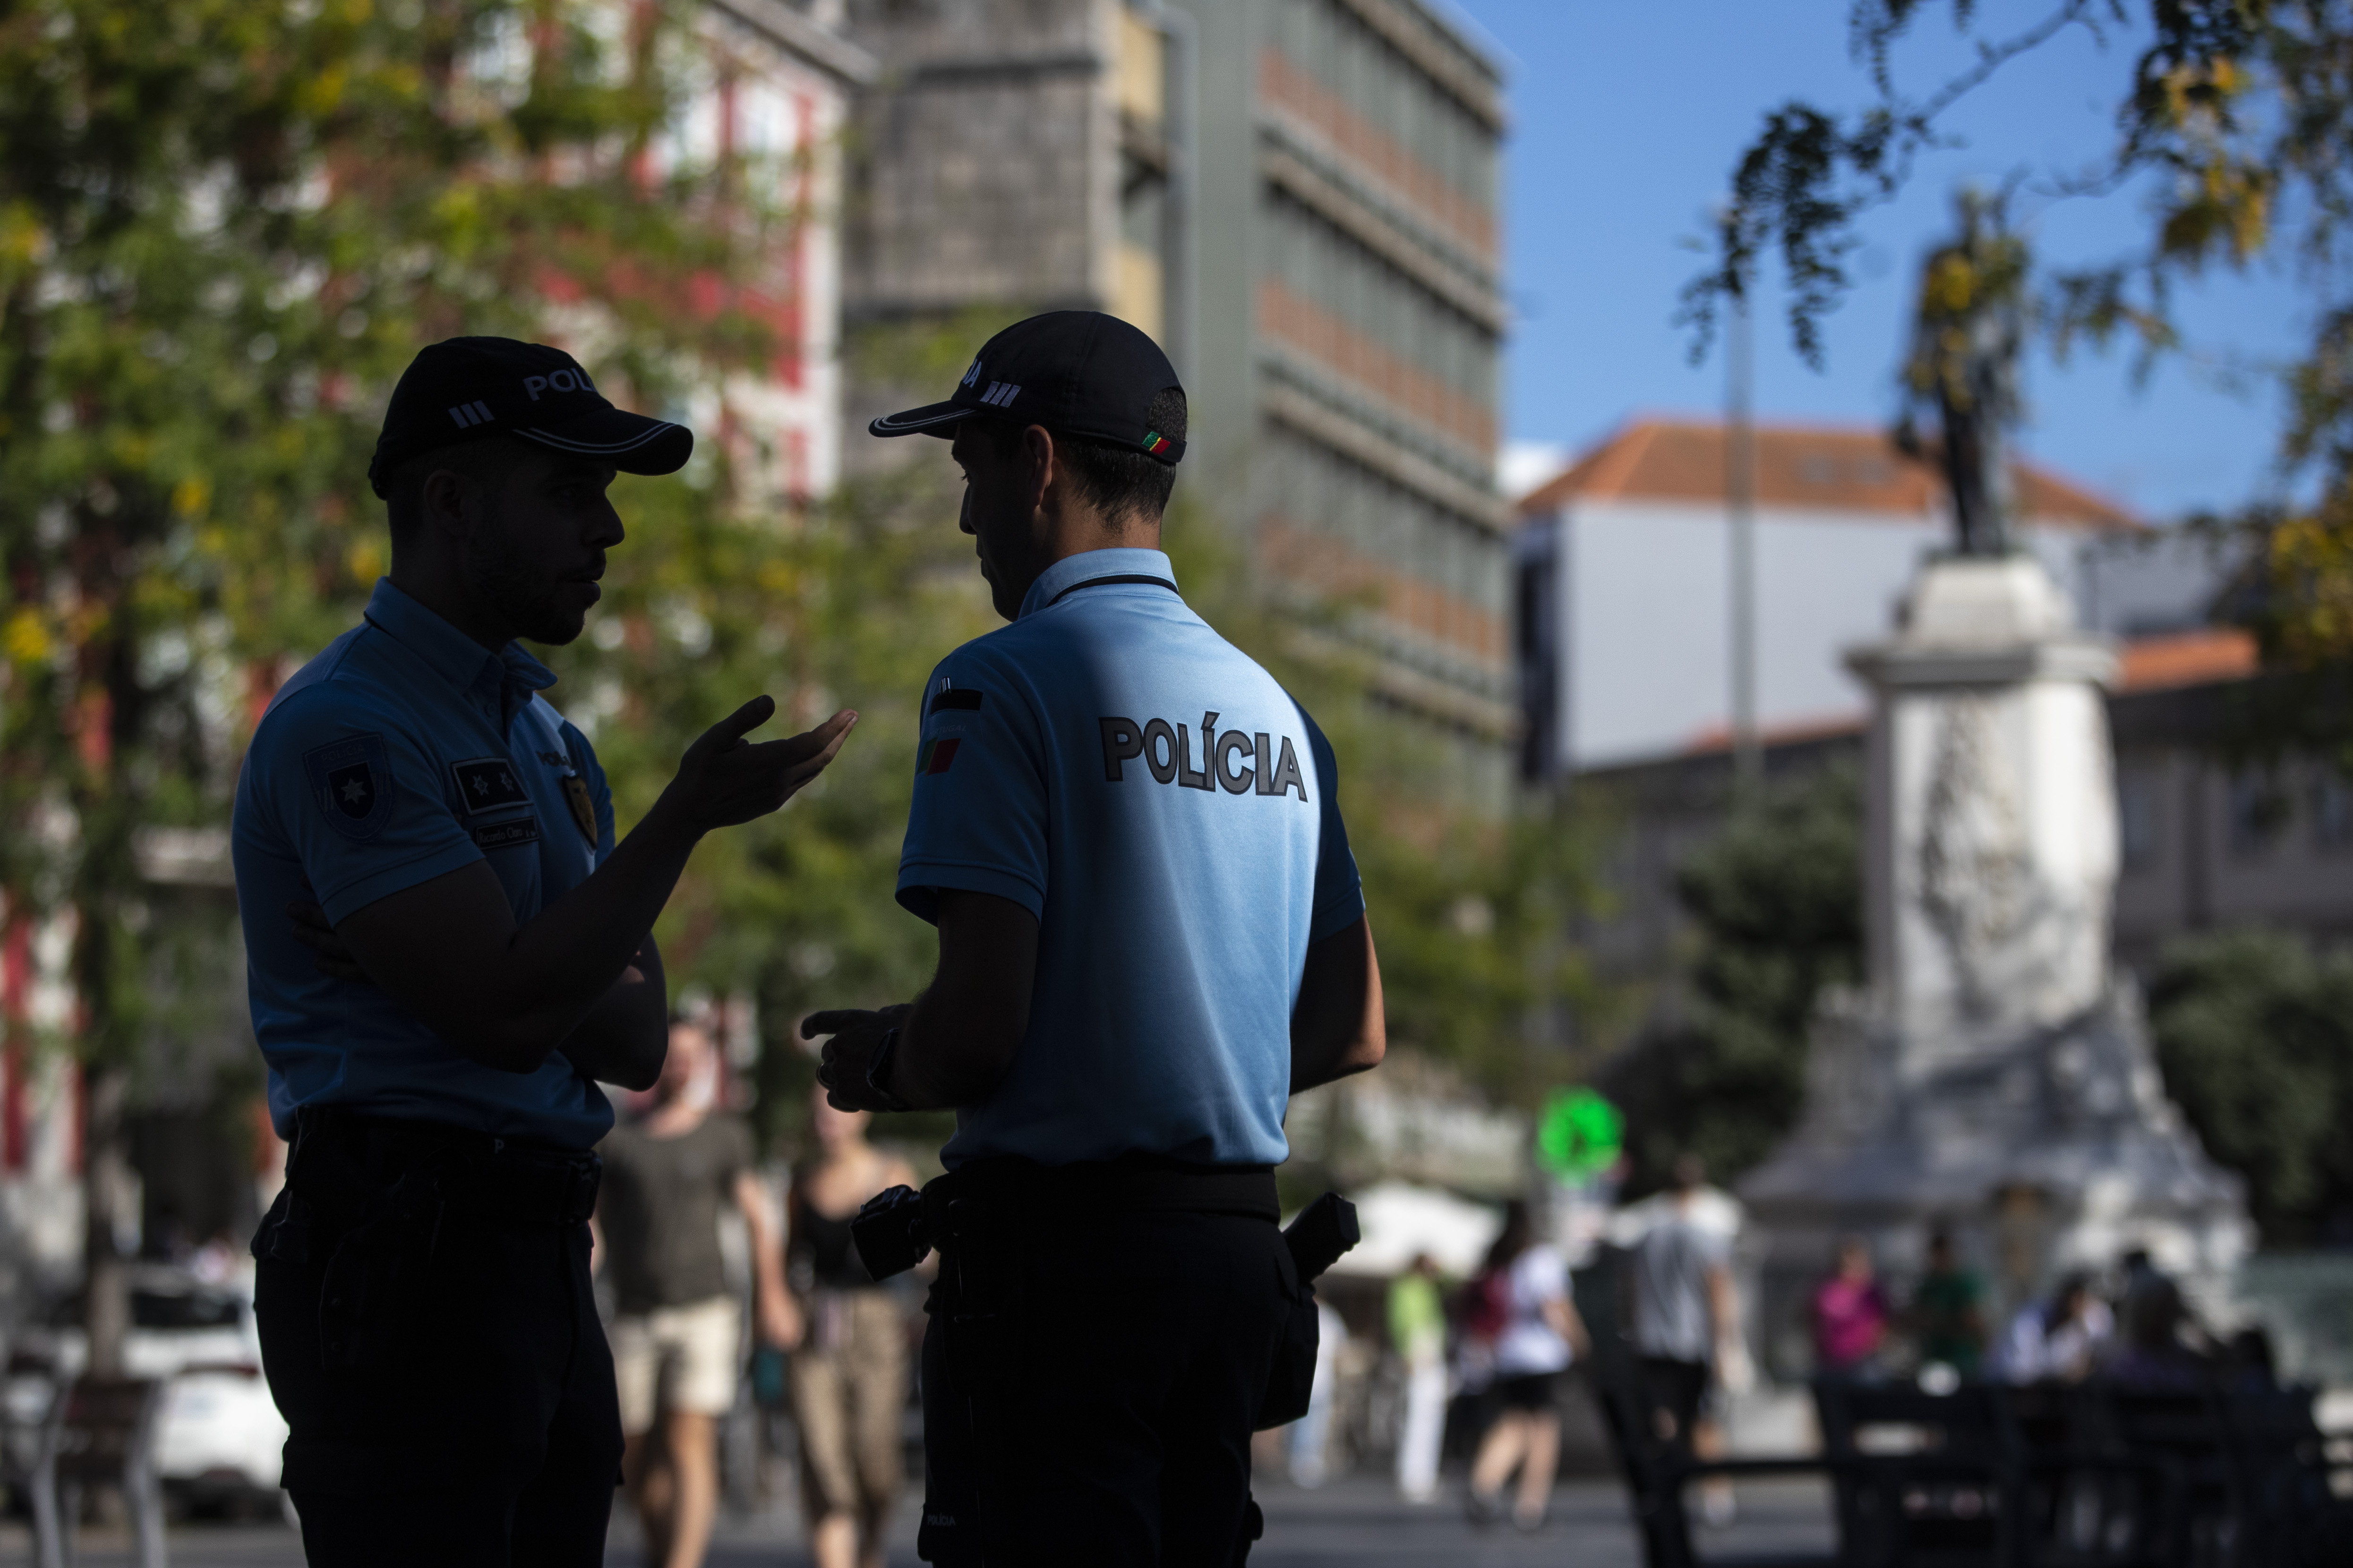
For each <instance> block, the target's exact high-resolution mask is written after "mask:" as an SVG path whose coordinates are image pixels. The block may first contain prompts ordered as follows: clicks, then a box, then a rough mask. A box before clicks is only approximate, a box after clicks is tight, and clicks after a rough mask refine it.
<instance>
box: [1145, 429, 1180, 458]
mask: <svg viewBox="0 0 2353 1568" xmlns="http://www.w3.org/2000/svg"><path fill="white" fill-rule="evenodd" d="M1174 445H1175V443H1174V442H1172V441H1170V440H1169V439H1168V437H1166V436H1163V435H1162V434H1161V433H1160V432H1159V431H1157V430H1146V431H1145V433H1144V450H1145V456H1147V457H1153V458H1156V457H1158V456H1160V454H1161V453H1163V452H1166V450H1168V448H1169V447H1172V446H1174Z"/></svg>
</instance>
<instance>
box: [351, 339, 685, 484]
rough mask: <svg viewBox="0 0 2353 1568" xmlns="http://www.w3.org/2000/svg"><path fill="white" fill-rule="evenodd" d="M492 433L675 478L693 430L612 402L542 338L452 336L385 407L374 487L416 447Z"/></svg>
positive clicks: (431, 351)
mask: <svg viewBox="0 0 2353 1568" xmlns="http://www.w3.org/2000/svg"><path fill="white" fill-rule="evenodd" d="M492 436H517V437H522V439H523V440H526V441H536V442H538V443H539V444H540V445H541V446H543V447H554V448H555V449H556V450H557V451H559V452H575V453H577V454H579V455H580V456H581V457H584V458H596V459H597V460H599V461H601V462H607V463H610V464H612V465H613V467H615V468H618V469H620V470H621V472H623V473H625V474H674V473H676V472H677V471H678V470H679V469H680V468H683V467H685V465H686V459H687V458H688V456H689V455H690V454H691V453H692V452H693V450H694V432H693V431H691V430H689V429H688V428H687V427H686V426H683V425H672V424H671V423H670V422H669V421H668V420H666V419H652V418H649V417H647V416H645V415H643V414H631V413H629V412H628V411H627V410H626V409H620V408H616V407H614V406H613V405H611V404H610V403H607V402H606V401H605V396H604V395H603V394H602V393H600V392H598V391H597V390H596V383H594V382H592V381H590V380H589V379H588V373H587V372H586V371H585V370H582V369H581V368H580V362H579V361H578V360H575V359H574V358H573V357H572V356H571V355H570V354H568V353H565V352H564V351H563V350H562V349H552V348H549V347H548V346H547V345H546V344H545V343H522V342H515V340H514V339H512V338H449V339H447V340H446V341H444V342H438V343H435V344H433V345H432V346H431V347H429V348H427V349H425V350H424V351H423V352H421V353H418V354H417V357H416V358H415V359H413V360H411V361H410V362H409V363H408V368H407V369H406V370H405V371H403V372H401V373H400V384H399V385H397V386H396V387H394V388H393V389H392V404H391V406H389V407H388V408H386V409H385V411H384V431H383V434H381V435H379V436H378V437H376V441H375V459H374V460H373V461H371V462H370V463H369V464H368V483H369V484H371V485H373V486H374V487H375V493H376V494H378V495H383V494H384V493H385V488H384V487H385V480H386V479H390V478H391V477H392V471H393V470H394V469H395V468H398V467H400V465H401V464H403V463H405V462H406V461H407V460H408V459H409V458H414V457H416V456H417V454H418V453H420V452H429V451H432V450H433V449H434V448H435V447H450V446H455V445H457V444H458V443H459V442H462V441H476V440H482V439H486V438H488V437H492Z"/></svg>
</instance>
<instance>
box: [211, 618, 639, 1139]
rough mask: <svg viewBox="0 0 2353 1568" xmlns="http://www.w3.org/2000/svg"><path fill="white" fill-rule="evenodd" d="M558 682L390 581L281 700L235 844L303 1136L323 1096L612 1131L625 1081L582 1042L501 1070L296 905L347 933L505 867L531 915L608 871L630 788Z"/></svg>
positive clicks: (247, 775) (537, 1127)
mask: <svg viewBox="0 0 2353 1568" xmlns="http://www.w3.org/2000/svg"><path fill="white" fill-rule="evenodd" d="M554 683H555V677H554V676H553V675H551V674H549V673H548V670H547V667H546V666H544V665H543V664H541V663H540V662H539V661H538V660H537V659H535V658H532V657H531V656H530V655H529V654H527V653H525V652H523V651H522V648H521V647H519V646H517V645H516V644H513V643H509V644H508V645H507V646H506V647H505V648H504V649H503V650H501V652H498V653H491V651H489V650H488V649H486V648H485V647H482V646H481V644H480V643H478V642H476V641H474V640H473V639H472V638H471V637H468V636H466V634H465V633H463V632H461V631H459V629H458V628H457V627H455V626H451V625H450V624H449V623H448V621H445V620H443V619H442V618H441V617H440V616H438V615H435V614H434V613H433V612H432V611H431V610H428V609H427V608H426V607H425V606H424V605H420V604H418V603H417V601H416V600H415V599H412V598H410V597H409V596H408V595H406V594H404V593H402V592H401V591H400V590H399V589H397V588H396V587H394V586H393V585H392V584H391V582H390V580H389V579H385V580H380V581H378V582H377V584H376V585H375V595H374V596H373V597H372V598H370V599H369V600H368V606H367V618H366V619H365V620H364V621H362V622H361V623H360V625H358V626H354V627H353V628H352V629H351V630H350V631H348V632H345V633H344V634H343V636H342V637H338V638H336V639H335V641H334V642H333V643H332V645H330V646H329V647H328V648H327V651H326V652H324V653H322V654H321V655H320V656H319V657H318V658H314V659H312V660H311V662H310V663H308V664H306V665H304V666H303V667H302V668H301V669H300V670H299V671H297V672H296V673H295V675H294V678H293V679H290V680H289V681H288V682H287V683H286V684H285V686H284V687H283V688H281V689H280V691H279V693H278V695H277V697H276V698H275V699H273V700H271V702H270V704H269V711H268V712H267V713H265V714H264V715H263V716H262V720H261V723H260V724H259V727H257V728H256V729H255V731H254V734H253V744H252V745H251V747H249V748H248V750H247V752H246V754H245V767H244V770H243V772H242V773H240V774H239V775H238V778H237V809H236V816H235V818H234V826H233V827H232V829H231V835H230V837H231V848H232V853H233V855H234V857H235V860H236V865H237V912H238V914H239V916H240V917H241V918H242V919H243V921H244V922H245V950H246V977H247V988H248V994H250V996H251V998H252V1004H253V1030H254V1034H255V1035H256V1036H257V1037H259V1040H260V1042H261V1054H262V1056H263V1058H265V1059H267V1060H268V1062H269V1113H270V1120H271V1121H273V1122H274V1123H275V1124H276V1125H277V1128H278V1131H279V1134H280V1136H281V1137H291V1136H292V1134H293V1131H294V1110H295V1108H296V1107H297V1106H301V1105H340V1106H344V1107H348V1108H349V1109H351V1110H355V1111H359V1112H362V1113H364V1114H366V1115H370V1116H387V1117H396V1118H406V1119H408V1120H412V1121H438V1122H442V1123H444V1124H447V1125H450V1126H457V1127H467V1128H472V1129H475V1130H478V1131H485V1132H497V1133H501V1134H503V1135H507V1136H512V1137H516V1138H528V1139H533V1140H535V1141H538V1142H544V1143H552V1144H554V1145H556V1146H558V1147H561V1148H565V1149H586V1148H587V1147H589V1146H590V1145H592V1144H594V1143H595V1142H596V1141H597V1140H598V1139H599V1138H602V1137H603V1136H604V1135H605V1132H606V1130H607V1129H608V1128H609V1127H611V1126H612V1124H613V1110H612V1107H611V1106H610V1105H608V1104H607V1103H606V1100H605V1095H604V1091H603V1090H601V1089H598V1088H597V1087H596V1084H595V1083H594V1082H592V1081H591V1080H590V1079H586V1078H584V1077H582V1076H581V1075H580V1074H578V1073H576V1072H575V1071H573V1069H572V1064H571V1063H570V1062H568V1061H566V1060H565V1058H564V1057H563V1055H562V1053H560V1052H558V1053H555V1054H554V1055H551V1056H550V1057H549V1058H547V1060H546V1061H545V1062H543V1063H542V1064H541V1066H540V1068H539V1069H538V1070H537V1071H536V1072H532V1073H509V1072H501V1071H499V1070H497V1069H496V1068H488V1067H484V1066H482V1065H481V1064H480V1063H479V1062H476V1061H474V1060H473V1059H472V1058H469V1057H467V1056H465V1055H464V1054H462V1053H461V1052H459V1050H458V1048H457V1047H454V1046H452V1045H450V1044H448V1042H447V1041H445V1040H443V1039H442V1038H441V1037H440V1036H438V1035H437V1034H435V1033H434V1032H433V1031H432V1030H431V1029H430V1028H427V1026H426V1025H425V1024H424V1022H423V1021H422V1020H420V1019H419V1018H417V1016H415V1015H414V1014H411V1013H410V1012H408V1011H407V1010H406V1008H403V1007H402V1006H400V1005H398V1004H397V1003H396V1002H394V1001H393V1000H392V999H391V998H390V997H388V996H386V995H385V994H384V993H383V992H382V991H379V990H377V989H376V988H375V986H374V985H372V984H367V983H365V982H364V981H347V980H335V979H331V978H329V977H328V976H326V975H323V974H322V973H319V972H318V970H317V969H316V968H315V967H314V966H313V963H312V960H313V958H314V957H315V955H314V954H313V953H312V952H311V950H310V949H309V948H307V947H304V946H303V945H302V944H301V942H297V941H295V940H294V937H293V935H292V933H291V931H292V928H291V925H290V921H288V919H287V916H286V912H285V910H286V905H287V904H288V903H289V902H290V901H294V900H307V901H309V902H311V903H315V904H318V905H320V906H321V907H322V908H323V909H324V910H326V911H327V919H328V920H329V921H332V922H335V923H338V924H340V923H341V922H342V921H343V918H344V917H345V916H347V915H349V914H351V913H352V911H353V910H360V909H364V908H366V907H367V906H368V905H369V904H372V903H374V902H375V901H376V900H378V899H382V898H385V897H387V896H388V895H390V894H393V893H397V892H399V891H400V890H401V889H404V888H413V887H415V886H417V884H418V883H420V882H426V881H430V880H431V879H434V878H436V877H438V876H441V875H443V874H445V873H447V872H450V871H454V870H456V869H458V868H459V867H461V866H467V865H470V864H472V863H473V862H474V861H476V860H488V861H489V862H490V864H491V870H492V871H494V872H495V873H497V875H498V879H499V882H500V885H501V886H502V887H504V888H505V889H506V892H507V900H508V901H509V902H510V903H511V904H512V906H513V908H514V918H515V923H516V924H518V925H521V924H523V923H525V922H527V921H530V920H531V919H532V918H533V916H535V915H537V914H538V913H539V911H540V910H543V909H544V908H545V907H546V906H547V905H548V904H550V903H552V902H553V901H554V900H556V899H559V898H561V897H563V895H564V894H565V893H566V892H568V891H570V890H571V889H573V888H575V887H576V886H578V885H579V884H580V883H581V882H582V881H584V880H586V879H587V877H588V874H589V873H590V872H592V871H594V870H595V869H596V868H597V867H598V866H599V865H600V864H602V863H603V861H604V858H605V857H606V856H607V855H609V854H611V853H612V852H613V800H612V795H611V794H610V793H609V792H608V791H607V789H606V787H605V772H604V770H603V769H602V768H600V767H598V766H597V765H596V752H594V751H592V750H591V749H590V748H589V745H588V742H587V738H586V736H584V735H582V734H581V733H580V731H578V730H575V729H574V728H573V727H572V726H571V725H570V724H568V723H566V722H565V721H564V716H563V715H562V714H560V713H558V712H556V710H554V708H552V707H550V706H549V705H548V703H547V700H545V699H544V698H543V697H541V696H540V695H539V692H540V690H541V689H543V688H544V687H548V686H553V685H554Z"/></svg>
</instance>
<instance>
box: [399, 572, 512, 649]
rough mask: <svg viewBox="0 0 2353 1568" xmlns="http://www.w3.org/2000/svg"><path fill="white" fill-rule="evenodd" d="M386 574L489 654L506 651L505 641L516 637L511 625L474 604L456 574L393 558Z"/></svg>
mask: <svg viewBox="0 0 2353 1568" xmlns="http://www.w3.org/2000/svg"><path fill="white" fill-rule="evenodd" d="M386 576H387V577H388V579H389V580H390V581H391V584H392V585H393V586H394V587H396V588H397V589H399V590H400V591H401V592H402V593H404V594H406V595H408V596H409V597H410V598H412V599H414V600H416V601H417V603H418V604H420V605H424V606H425V607H426V608H427V609H428V610H430V611H432V612H433V613H434V614H435V615H437V616H440V617H441V618H442V619H443V620H445V621H447V622H448V623H449V624H450V625H451V626H455V627H457V628H458V629H459V631H461V632H463V633H465V634H466V635H467V636H468V637H471V638H472V639H473V640H474V641H476V642H478V643H480V644H481V645H482V646H483V647H486V648H488V649H490V650H491V652H492V653H503V652H505V651H506V646H507V644H509V643H511V642H512V641H514V639H515V633H514V628H513V627H512V626H507V625H505V624H504V622H503V621H502V620H501V618H500V617H499V616H497V615H496V614H495V613H494V612H491V611H490V610H488V609H486V608H484V607H483V606H482V605H480V604H479V603H477V602H476V600H475V599H474V597H473V596H472V595H470V594H468V593H467V592H466V591H465V588H464V587H463V585H462V584H459V582H458V580H457V578H456V575H455V574H452V573H448V572H436V571H431V570H427V569H425V568H422V567H418V566H416V565H413V564H411V563H407V562H403V561H395V562H394V563H392V570H391V572H389V573H388V574H386Z"/></svg>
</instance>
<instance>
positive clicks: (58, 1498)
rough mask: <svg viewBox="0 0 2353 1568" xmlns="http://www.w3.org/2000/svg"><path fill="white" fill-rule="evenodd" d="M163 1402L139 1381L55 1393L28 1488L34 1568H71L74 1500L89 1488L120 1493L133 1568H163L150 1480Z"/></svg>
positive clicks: (159, 1499)
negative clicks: (127, 1516)
mask: <svg viewBox="0 0 2353 1568" xmlns="http://www.w3.org/2000/svg"><path fill="white" fill-rule="evenodd" d="M163 1396H164V1384H162V1383H160V1382H158V1381H156V1380H154V1379H152V1378H140V1377H78V1378H75V1379H74V1380H73V1381H72V1382H70V1383H68V1384H64V1385H63V1386H61V1387H60V1388H59V1389H58V1394H57V1397H56V1399H55V1400H54V1401H53V1402H52V1403H51V1405H50V1408H49V1418H48V1423H47V1427H46V1429H45V1430H44V1432H43V1434H42V1439H41V1447H40V1453H39V1458H37V1461H36V1463H35V1467H34V1471H33V1476H32V1484H31V1491H32V1494H33V1496H32V1501H33V1537H34V1542H35V1549H36V1552H37V1556H38V1559H39V1563H40V1568H72V1563H73V1560H74V1550H73V1538H74V1533H75V1528H76V1526H77V1525H78V1524H79V1521H80V1519H81V1503H82V1497H83V1494H84V1493H85V1492H86V1491H87V1490H88V1489H90V1488H91V1487H95V1486H113V1487H119V1488H121V1492H122V1500H123V1505H124V1507H125V1508H126V1509H127V1510H129V1512H130V1514H131V1527H132V1537H133V1540H134V1542H136V1555H135V1559H134V1560H135V1561H136V1562H137V1563H138V1564H139V1568H164V1489H163V1484H162V1482H161V1480H160V1479H158V1477H157V1476H156V1473H155V1416H156V1412H157V1410H158V1408H159V1407H160V1406H161V1405H162V1404H163Z"/></svg>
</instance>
